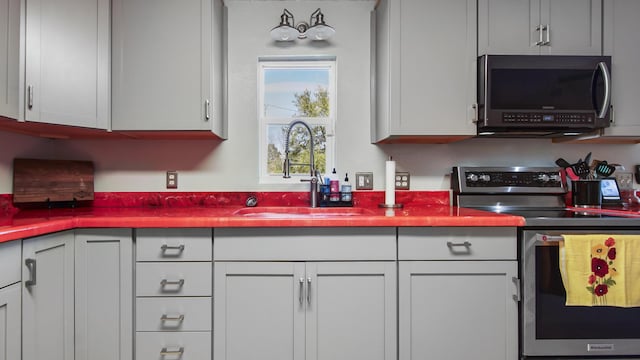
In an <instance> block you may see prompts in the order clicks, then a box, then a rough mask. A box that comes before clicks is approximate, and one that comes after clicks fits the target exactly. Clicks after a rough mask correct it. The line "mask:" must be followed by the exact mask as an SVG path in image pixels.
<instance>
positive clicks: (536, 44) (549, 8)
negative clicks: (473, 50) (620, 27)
mask: <svg viewBox="0 0 640 360" xmlns="http://www.w3.org/2000/svg"><path fill="white" fill-rule="evenodd" d="M601 53H602V0H479V1H478V54H480V55H483V54H505V55H511V54H514V55H536V54H543V55H600V54H601Z"/></svg>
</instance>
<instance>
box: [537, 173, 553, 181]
mask: <svg viewBox="0 0 640 360" xmlns="http://www.w3.org/2000/svg"><path fill="white" fill-rule="evenodd" d="M538 180H539V181H541V182H543V183H546V182H549V180H551V178H550V177H549V175H547V174H540V175H538Z"/></svg>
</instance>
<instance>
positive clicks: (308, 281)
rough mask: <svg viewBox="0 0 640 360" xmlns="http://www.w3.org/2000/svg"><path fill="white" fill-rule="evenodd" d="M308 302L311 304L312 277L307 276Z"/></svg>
mask: <svg viewBox="0 0 640 360" xmlns="http://www.w3.org/2000/svg"><path fill="white" fill-rule="evenodd" d="M307 304H309V305H311V278H310V277H308V278H307Z"/></svg>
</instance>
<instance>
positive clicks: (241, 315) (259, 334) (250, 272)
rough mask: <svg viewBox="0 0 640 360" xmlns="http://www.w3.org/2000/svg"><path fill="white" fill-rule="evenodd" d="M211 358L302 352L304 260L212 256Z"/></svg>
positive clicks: (241, 359) (283, 357)
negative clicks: (228, 259) (219, 258)
mask: <svg viewBox="0 0 640 360" xmlns="http://www.w3.org/2000/svg"><path fill="white" fill-rule="evenodd" d="M214 266H215V268H214V274H215V280H214V293H215V294H216V296H215V300H214V330H213V336H214V340H213V341H214V344H215V346H214V356H213V357H214V358H215V359H218V360H253V359H278V360H293V359H296V360H303V359H304V358H305V354H304V349H305V338H304V327H305V317H304V312H305V304H306V297H305V291H304V280H305V273H304V263H293V262H285V263H272V262H260V263H257V262H237V263H232V262H216V263H215V265H214Z"/></svg>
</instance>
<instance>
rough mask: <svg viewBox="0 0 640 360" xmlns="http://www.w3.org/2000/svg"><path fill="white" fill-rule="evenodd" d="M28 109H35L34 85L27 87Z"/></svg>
mask: <svg viewBox="0 0 640 360" xmlns="http://www.w3.org/2000/svg"><path fill="white" fill-rule="evenodd" d="M27 107H28V108H29V110H31V109H33V85H29V86H27Z"/></svg>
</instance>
